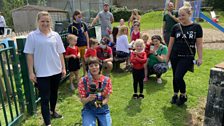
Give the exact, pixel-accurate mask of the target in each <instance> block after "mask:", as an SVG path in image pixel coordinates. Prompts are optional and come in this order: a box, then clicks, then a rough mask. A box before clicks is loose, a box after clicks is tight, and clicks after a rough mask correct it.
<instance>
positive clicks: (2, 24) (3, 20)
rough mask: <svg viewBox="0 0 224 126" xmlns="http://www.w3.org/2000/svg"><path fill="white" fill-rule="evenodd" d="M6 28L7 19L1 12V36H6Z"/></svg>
mask: <svg viewBox="0 0 224 126" xmlns="http://www.w3.org/2000/svg"><path fill="white" fill-rule="evenodd" d="M5 27H6V23H5V18H4V17H3V16H2V12H0V35H3V34H4V30H5Z"/></svg>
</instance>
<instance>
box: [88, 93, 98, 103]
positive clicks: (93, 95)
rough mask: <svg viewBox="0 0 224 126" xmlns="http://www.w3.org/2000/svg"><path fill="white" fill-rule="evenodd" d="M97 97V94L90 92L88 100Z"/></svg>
mask: <svg viewBox="0 0 224 126" xmlns="http://www.w3.org/2000/svg"><path fill="white" fill-rule="evenodd" d="M95 99H96V94H89V96H88V97H87V100H88V101H93V100H95Z"/></svg>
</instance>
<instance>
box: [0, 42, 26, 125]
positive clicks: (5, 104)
mask: <svg viewBox="0 0 224 126" xmlns="http://www.w3.org/2000/svg"><path fill="white" fill-rule="evenodd" d="M8 44H9V47H8V48H6V47H5V46H1V47H2V48H1V49H0V76H1V78H0V103H1V108H0V109H2V113H3V114H1V116H0V119H1V120H2V118H4V121H1V125H7V126H11V125H15V124H18V122H20V121H22V117H23V115H24V107H25V105H24V98H23V91H22V84H21V78H20V72H19V62H18V57H17V55H16V51H15V44H14V41H8Z"/></svg>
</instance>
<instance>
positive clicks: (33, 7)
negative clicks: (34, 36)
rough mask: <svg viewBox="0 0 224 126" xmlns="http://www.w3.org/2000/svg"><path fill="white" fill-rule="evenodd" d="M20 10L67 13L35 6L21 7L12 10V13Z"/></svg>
mask: <svg viewBox="0 0 224 126" xmlns="http://www.w3.org/2000/svg"><path fill="white" fill-rule="evenodd" d="M20 10H39V11H48V12H67V11H65V10H62V9H58V8H53V7H46V6H37V5H25V6H23V7H19V8H16V9H14V10H12V12H14V11H20Z"/></svg>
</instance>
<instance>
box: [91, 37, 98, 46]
mask: <svg viewBox="0 0 224 126" xmlns="http://www.w3.org/2000/svg"><path fill="white" fill-rule="evenodd" d="M98 44H99V42H98V40H97V39H94V38H90V39H89V46H90V47H92V46H93V45H98Z"/></svg>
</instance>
